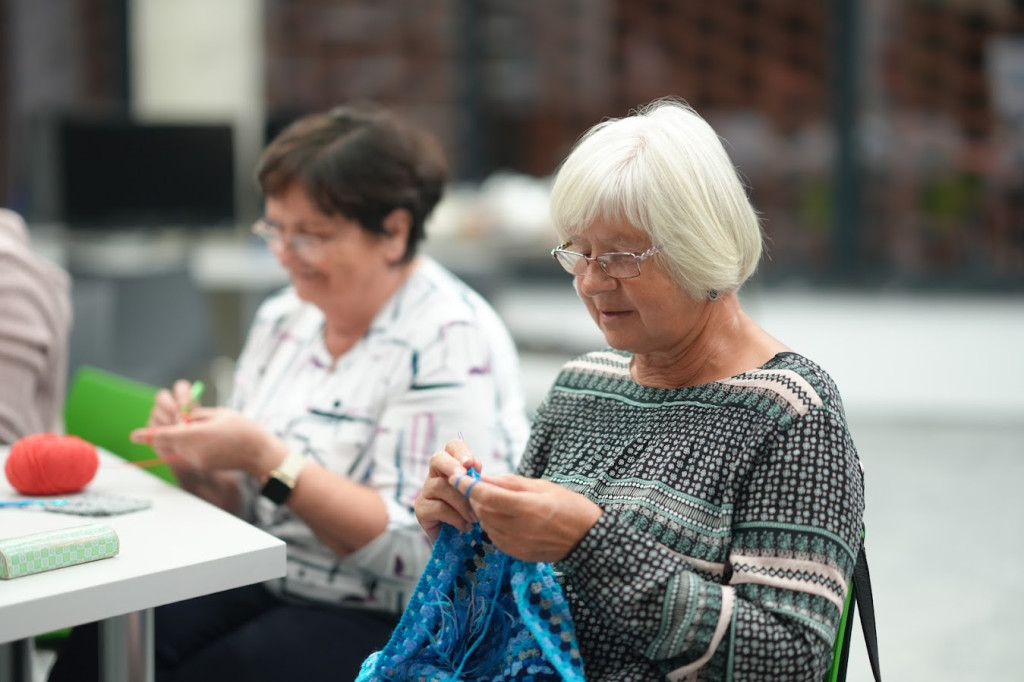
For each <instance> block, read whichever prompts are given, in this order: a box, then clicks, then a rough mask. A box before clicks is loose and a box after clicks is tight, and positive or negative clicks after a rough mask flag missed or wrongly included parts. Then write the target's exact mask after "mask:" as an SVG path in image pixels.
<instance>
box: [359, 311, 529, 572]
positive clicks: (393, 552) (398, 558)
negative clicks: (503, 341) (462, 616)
mask: <svg viewBox="0 0 1024 682" xmlns="http://www.w3.org/2000/svg"><path fill="white" fill-rule="evenodd" d="M504 353H505V349H504V348H503V347H502V346H500V345H498V344H495V342H494V339H493V338H491V337H490V336H489V332H488V330H487V328H486V327H481V326H480V325H477V324H473V323H453V324H451V325H447V326H445V327H444V328H443V329H441V331H440V332H439V334H438V335H437V337H436V338H434V339H432V340H431V341H429V342H428V343H426V344H424V345H423V346H421V347H420V348H418V349H416V350H413V351H412V352H411V355H410V358H409V363H410V370H409V382H408V384H407V388H405V389H404V390H403V391H401V392H399V393H396V394H395V395H394V397H393V398H391V399H390V400H389V401H388V403H387V405H386V407H385V409H384V411H383V413H382V415H381V417H380V420H379V422H378V425H377V433H376V436H375V437H374V439H373V442H372V444H371V446H370V447H371V448H372V451H373V452H372V471H371V472H369V473H368V474H367V475H368V481H367V483H368V484H370V485H372V486H373V487H374V488H375V489H376V490H377V491H378V492H379V493H380V494H381V496H382V497H383V498H384V500H385V503H386V504H387V506H388V516H389V527H388V531H387V532H386V533H385V534H384V535H382V536H381V537H379V538H377V540H375V541H374V542H372V543H370V544H369V545H367V546H366V547H363V548H362V549H360V550H359V551H357V552H355V553H353V554H351V555H349V556H348V557H346V558H345V559H344V562H345V563H348V564H354V565H356V566H357V567H358V568H359V569H360V570H362V571H364V572H365V573H367V574H370V575H374V576H377V577H378V580H388V579H393V580H397V581H398V582H399V583H402V582H408V581H409V580H410V579H412V580H415V578H416V577H417V576H418V575H419V573H420V571H421V570H422V568H423V567H424V566H425V565H426V562H427V561H428V560H429V558H430V548H429V545H428V544H427V543H426V540H425V536H424V534H423V532H422V530H421V528H420V526H419V524H418V523H417V521H416V517H415V514H414V512H413V504H414V502H415V499H416V496H417V495H418V494H419V491H420V487H421V486H422V484H423V481H424V480H425V478H426V476H427V472H428V470H429V462H430V457H431V455H433V453H435V452H436V451H438V450H440V449H442V448H443V447H444V445H445V443H447V442H448V441H449V440H451V439H454V438H459V437H461V438H462V439H463V440H465V441H466V442H467V443H468V444H469V446H470V448H471V449H472V451H473V453H474V454H475V455H476V456H477V458H478V459H480V460H481V462H482V464H483V466H484V470H485V471H486V472H488V473H493V474H502V473H507V472H509V471H510V470H511V463H512V462H513V461H515V460H518V457H519V455H520V452H521V449H522V445H523V443H522V440H523V437H524V436H525V431H526V416H525V413H523V414H522V415H521V416H520V417H519V420H520V421H521V424H518V425H516V424H509V423H506V421H507V420H513V421H514V420H515V417H514V416H509V413H508V412H507V411H504V410H503V405H502V400H503V398H502V396H503V395H504V392H503V391H502V390H501V389H502V386H500V385H499V384H500V382H502V381H515V380H517V379H516V378H515V376H514V375H512V376H510V372H511V368H512V367H513V366H514V362H515V359H514V358H510V357H504ZM510 363H511V364H510ZM519 433H521V434H523V435H522V436H520V435H515V434H519ZM381 585H382V583H380V582H378V591H379V590H380V588H381ZM408 587H409V586H408V585H404V587H403V589H406V590H407V589H408Z"/></svg>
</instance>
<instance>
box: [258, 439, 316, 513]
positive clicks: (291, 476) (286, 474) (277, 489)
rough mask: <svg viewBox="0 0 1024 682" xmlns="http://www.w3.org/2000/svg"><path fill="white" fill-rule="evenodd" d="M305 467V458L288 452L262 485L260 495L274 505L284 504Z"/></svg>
mask: <svg viewBox="0 0 1024 682" xmlns="http://www.w3.org/2000/svg"><path fill="white" fill-rule="evenodd" d="M304 466H306V458H305V457H304V456H303V455H300V454H299V453H297V452H289V453H288V455H287V456H286V457H285V458H284V461H282V462H281V463H280V464H278V465H277V468H276V469H274V470H273V471H271V472H270V476H269V477H268V478H267V482H266V483H264V484H263V489H262V490H260V495H263V497H265V498H267V499H268V500H270V501H271V502H273V503H274V504H284V503H285V502H287V501H288V498H289V497H290V496H291V494H292V490H294V488H295V482H296V481H297V480H298V479H299V474H300V473H301V472H302V468H303V467H304Z"/></svg>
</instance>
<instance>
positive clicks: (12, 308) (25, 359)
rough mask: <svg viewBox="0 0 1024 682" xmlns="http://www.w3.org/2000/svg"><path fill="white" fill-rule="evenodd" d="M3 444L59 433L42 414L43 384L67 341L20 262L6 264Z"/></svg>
mask: <svg viewBox="0 0 1024 682" xmlns="http://www.w3.org/2000/svg"><path fill="white" fill-rule="evenodd" d="M0 268H3V269H4V272H0V311H2V313H0V317H2V320H3V323H2V324H0V386H2V387H3V388H2V390H0V443H12V442H14V441H15V440H17V439H18V438H21V437H22V436H26V435H28V434H30V433H34V432H37V431H43V430H47V429H50V428H53V425H52V424H50V423H49V422H48V416H49V415H43V414H39V413H37V412H36V408H37V405H36V402H35V396H36V395H37V394H38V386H39V383H40V382H41V381H42V380H43V378H44V377H46V376H47V375H48V373H49V371H50V370H49V367H50V364H51V363H53V362H56V360H55V354H56V353H58V352H65V351H64V349H62V348H57V347H56V346H57V345H58V344H60V343H62V342H63V341H64V339H62V338H58V337H57V336H56V335H55V329H54V321H53V320H50V319H48V318H47V315H46V312H45V311H46V310H47V308H48V306H47V305H46V304H45V303H44V302H43V301H42V300H41V299H40V292H39V291H38V288H39V287H42V286H44V285H43V283H41V282H39V283H36V282H35V281H34V280H33V277H32V276H31V275H30V274H29V273H27V272H26V271H24V270H22V269H21V268H19V267H18V265H17V263H16V262H13V263H12V262H11V261H10V260H4V259H0Z"/></svg>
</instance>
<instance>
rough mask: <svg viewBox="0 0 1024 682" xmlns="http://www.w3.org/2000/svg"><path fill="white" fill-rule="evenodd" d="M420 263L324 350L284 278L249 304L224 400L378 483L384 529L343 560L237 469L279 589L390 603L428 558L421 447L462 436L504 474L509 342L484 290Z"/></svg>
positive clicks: (513, 390)
mask: <svg viewBox="0 0 1024 682" xmlns="http://www.w3.org/2000/svg"><path fill="white" fill-rule="evenodd" d="M420 261H421V262H420V264H419V266H418V267H417V268H416V270H415V271H414V272H413V274H412V275H411V276H410V277H409V279H408V280H407V281H406V282H405V284H404V285H403V286H402V288H401V289H400V290H399V291H398V292H396V294H395V295H394V296H393V297H392V298H391V300H389V301H388V302H387V304H386V305H385V306H384V307H383V308H382V309H381V310H380V312H379V313H378V314H377V316H376V317H375V319H374V320H373V322H372V324H371V325H370V329H369V331H368V332H367V333H366V335H365V336H364V337H363V338H362V339H361V340H360V341H359V342H357V343H356V345H355V346H354V347H353V348H351V349H350V350H349V351H347V352H346V353H344V354H343V355H342V356H340V357H339V358H337V360H336V361H334V360H333V359H332V357H331V355H330V354H329V353H328V352H327V349H326V347H325V345H324V340H323V339H324V334H323V331H324V316H323V313H322V312H321V311H320V310H319V309H318V308H316V307H315V306H313V305H311V304H308V303H305V302H303V301H301V300H300V299H299V298H298V297H297V296H296V294H295V291H294V290H293V289H292V288H291V287H289V288H286V289H285V290H283V291H281V292H280V293H278V294H276V295H275V296H273V297H272V298H270V299H269V300H267V301H266V302H265V303H264V304H263V305H262V306H261V307H260V309H259V311H258V313H257V315H256V319H255V321H254V323H253V326H252V328H251V330H250V332H249V336H248V339H247V340H246V344H245V348H244V349H243V351H242V354H241V356H240V358H239V362H238V367H237V370H236V375H235V386H234V391H233V394H232V397H231V400H230V406H231V407H233V408H235V409H237V410H239V411H241V412H242V413H244V414H245V415H247V416H249V417H251V418H253V419H255V420H257V421H259V422H260V423H261V424H263V425H264V426H265V427H267V428H268V429H269V430H270V431H272V432H273V433H274V434H276V435H277V436H278V437H280V438H281V439H283V440H284V441H285V442H286V443H287V444H288V446H289V447H290V448H292V449H294V450H297V451H298V452H301V453H303V454H305V455H307V456H309V457H311V458H312V459H314V460H315V461H317V462H318V463H319V464H321V465H322V466H324V467H325V468H327V469H329V470H331V471H333V472H335V473H337V474H340V475H343V476H346V477H348V478H349V479H351V480H353V481H357V482H359V483H363V484H365V485H368V486H370V487H372V488H373V489H375V490H376V491H378V492H379V493H380V495H381V497H382V498H383V499H384V500H385V502H386V504H387V508H388V515H389V524H388V530H387V532H385V533H384V534H383V535H382V536H381V537H379V538H377V539H376V540H374V541H373V542H371V543H370V544H369V545H367V546H365V547H363V548H361V549H360V550H358V551H356V552H354V553H353V554H351V555H348V556H346V557H343V558H339V557H338V556H336V555H335V554H333V553H332V552H331V551H330V550H329V549H328V548H327V547H326V546H325V545H323V544H322V543H321V542H320V541H318V540H317V539H316V538H315V537H314V535H313V533H312V531H311V530H310V528H309V527H308V526H306V525H305V524H304V523H303V522H302V521H301V520H300V519H299V518H298V517H297V516H295V515H293V514H292V513H291V512H290V511H289V509H288V507H287V506H281V507H276V506H275V505H274V504H273V503H271V502H269V501H268V500H266V499H263V498H262V497H260V496H259V495H258V494H257V491H258V485H259V484H258V482H256V481H255V480H248V481H247V482H246V484H247V485H246V486H243V487H244V488H245V490H244V493H245V499H246V502H247V504H246V506H247V508H248V512H249V515H250V518H251V520H253V521H254V522H255V523H256V524H257V525H258V526H259V527H261V528H263V529H265V530H266V531H268V532H270V533H272V534H274V535H276V536H277V537H279V538H281V539H282V540H284V541H285V542H286V543H287V545H288V570H287V575H286V576H285V577H284V578H282V579H280V580H277V581H272V582H271V583H269V584H268V587H269V588H270V589H271V590H272V591H273V592H275V593H276V594H278V595H279V596H281V597H283V598H286V599H290V598H294V599H299V600H313V601H317V602H325V603H331V604H339V605H345V606H353V607H365V608H371V609H377V610H383V611H390V612H393V613H400V612H401V609H402V607H403V606H404V604H405V602H406V601H407V600H408V597H409V593H410V591H411V590H412V589H413V588H414V587H415V584H416V580H417V578H418V577H419V574H420V572H421V571H422V569H423V567H424V566H425V565H426V562H427V561H428V560H429V558H430V552H431V547H430V545H429V543H428V541H427V540H426V538H425V536H424V535H423V533H422V530H421V529H420V526H419V524H418V523H417V522H416V518H415V515H414V513H413V502H414V500H415V498H416V495H417V494H418V492H419V489H420V486H421V485H422V483H423V481H424V479H425V478H426V474H427V470H428V461H429V459H430V456H431V455H432V454H433V453H434V452H435V451H437V450H439V449H441V448H443V447H444V444H445V443H446V442H447V441H448V440H450V439H452V438H456V437H460V436H461V437H462V438H463V439H464V440H465V441H466V442H467V443H468V445H469V446H470V448H471V449H472V450H473V452H474V454H475V455H476V456H477V457H478V458H480V459H481V461H482V462H483V464H484V467H485V470H486V471H487V472H488V473H494V474H498V473H505V472H508V471H512V470H513V469H514V468H515V464H516V462H517V460H518V458H519V456H520V455H521V453H522V450H523V447H524V445H525V443H526V439H527V436H528V432H529V423H528V420H527V417H526V409H525V403H524V398H523V392H522V390H521V376H520V368H519V360H518V356H517V354H516V349H515V345H514V343H513V341H512V339H511V337H510V335H509V333H508V330H507V329H506V328H505V326H504V324H503V323H502V322H501V320H500V318H499V317H498V315H497V314H496V313H495V312H494V310H493V309H492V308H491V307H490V306H489V305H488V304H487V302H486V301H484V299H483V298H482V297H481V296H480V295H478V294H477V293H476V292H474V291H473V290H472V289H470V288H469V287H468V286H467V285H466V284H464V283H463V282H461V281H460V280H459V279H458V278H456V277H455V276H454V275H452V274H451V273H450V272H448V271H447V270H445V269H444V268H443V267H441V266H440V265H439V264H438V263H437V262H435V261H433V260H431V259H430V258H427V257H422V256H421V257H420Z"/></svg>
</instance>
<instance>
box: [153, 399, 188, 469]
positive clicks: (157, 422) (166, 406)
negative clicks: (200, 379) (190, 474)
mask: <svg viewBox="0 0 1024 682" xmlns="http://www.w3.org/2000/svg"><path fill="white" fill-rule="evenodd" d="M193 407H195V405H193V403H192V383H191V382H189V381H186V380H184V379H178V380H177V381H175V382H174V385H173V386H172V387H171V388H170V389H169V390H168V389H166V388H162V389H160V390H159V391H157V393H156V398H155V399H154V400H153V409H152V410H150V413H149V421H148V422H147V423H146V426H148V427H150V428H152V427H159V426H171V425H172V424H178V423H180V422H181V421H182V415H183V414H185V413H186V412H188V411H189V410H191V409H192V408H193ZM148 444H149V446H150V447H152V448H153V450H154V451H155V452H156V454H157V455H159V456H160V458H161V459H165V460H167V463H168V464H169V465H170V466H171V468H172V470H174V472H175V474H176V475H178V476H182V475H185V474H186V471H185V470H187V469H192V468H193V466H192V465H190V464H188V463H186V462H183V461H181V458H180V457H178V453H177V452H175V451H174V450H173V449H172V448H170V447H167V446H162V447H161V446H160V445H158V444H156V443H154V442H152V439H150V441H149V443H148Z"/></svg>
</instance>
